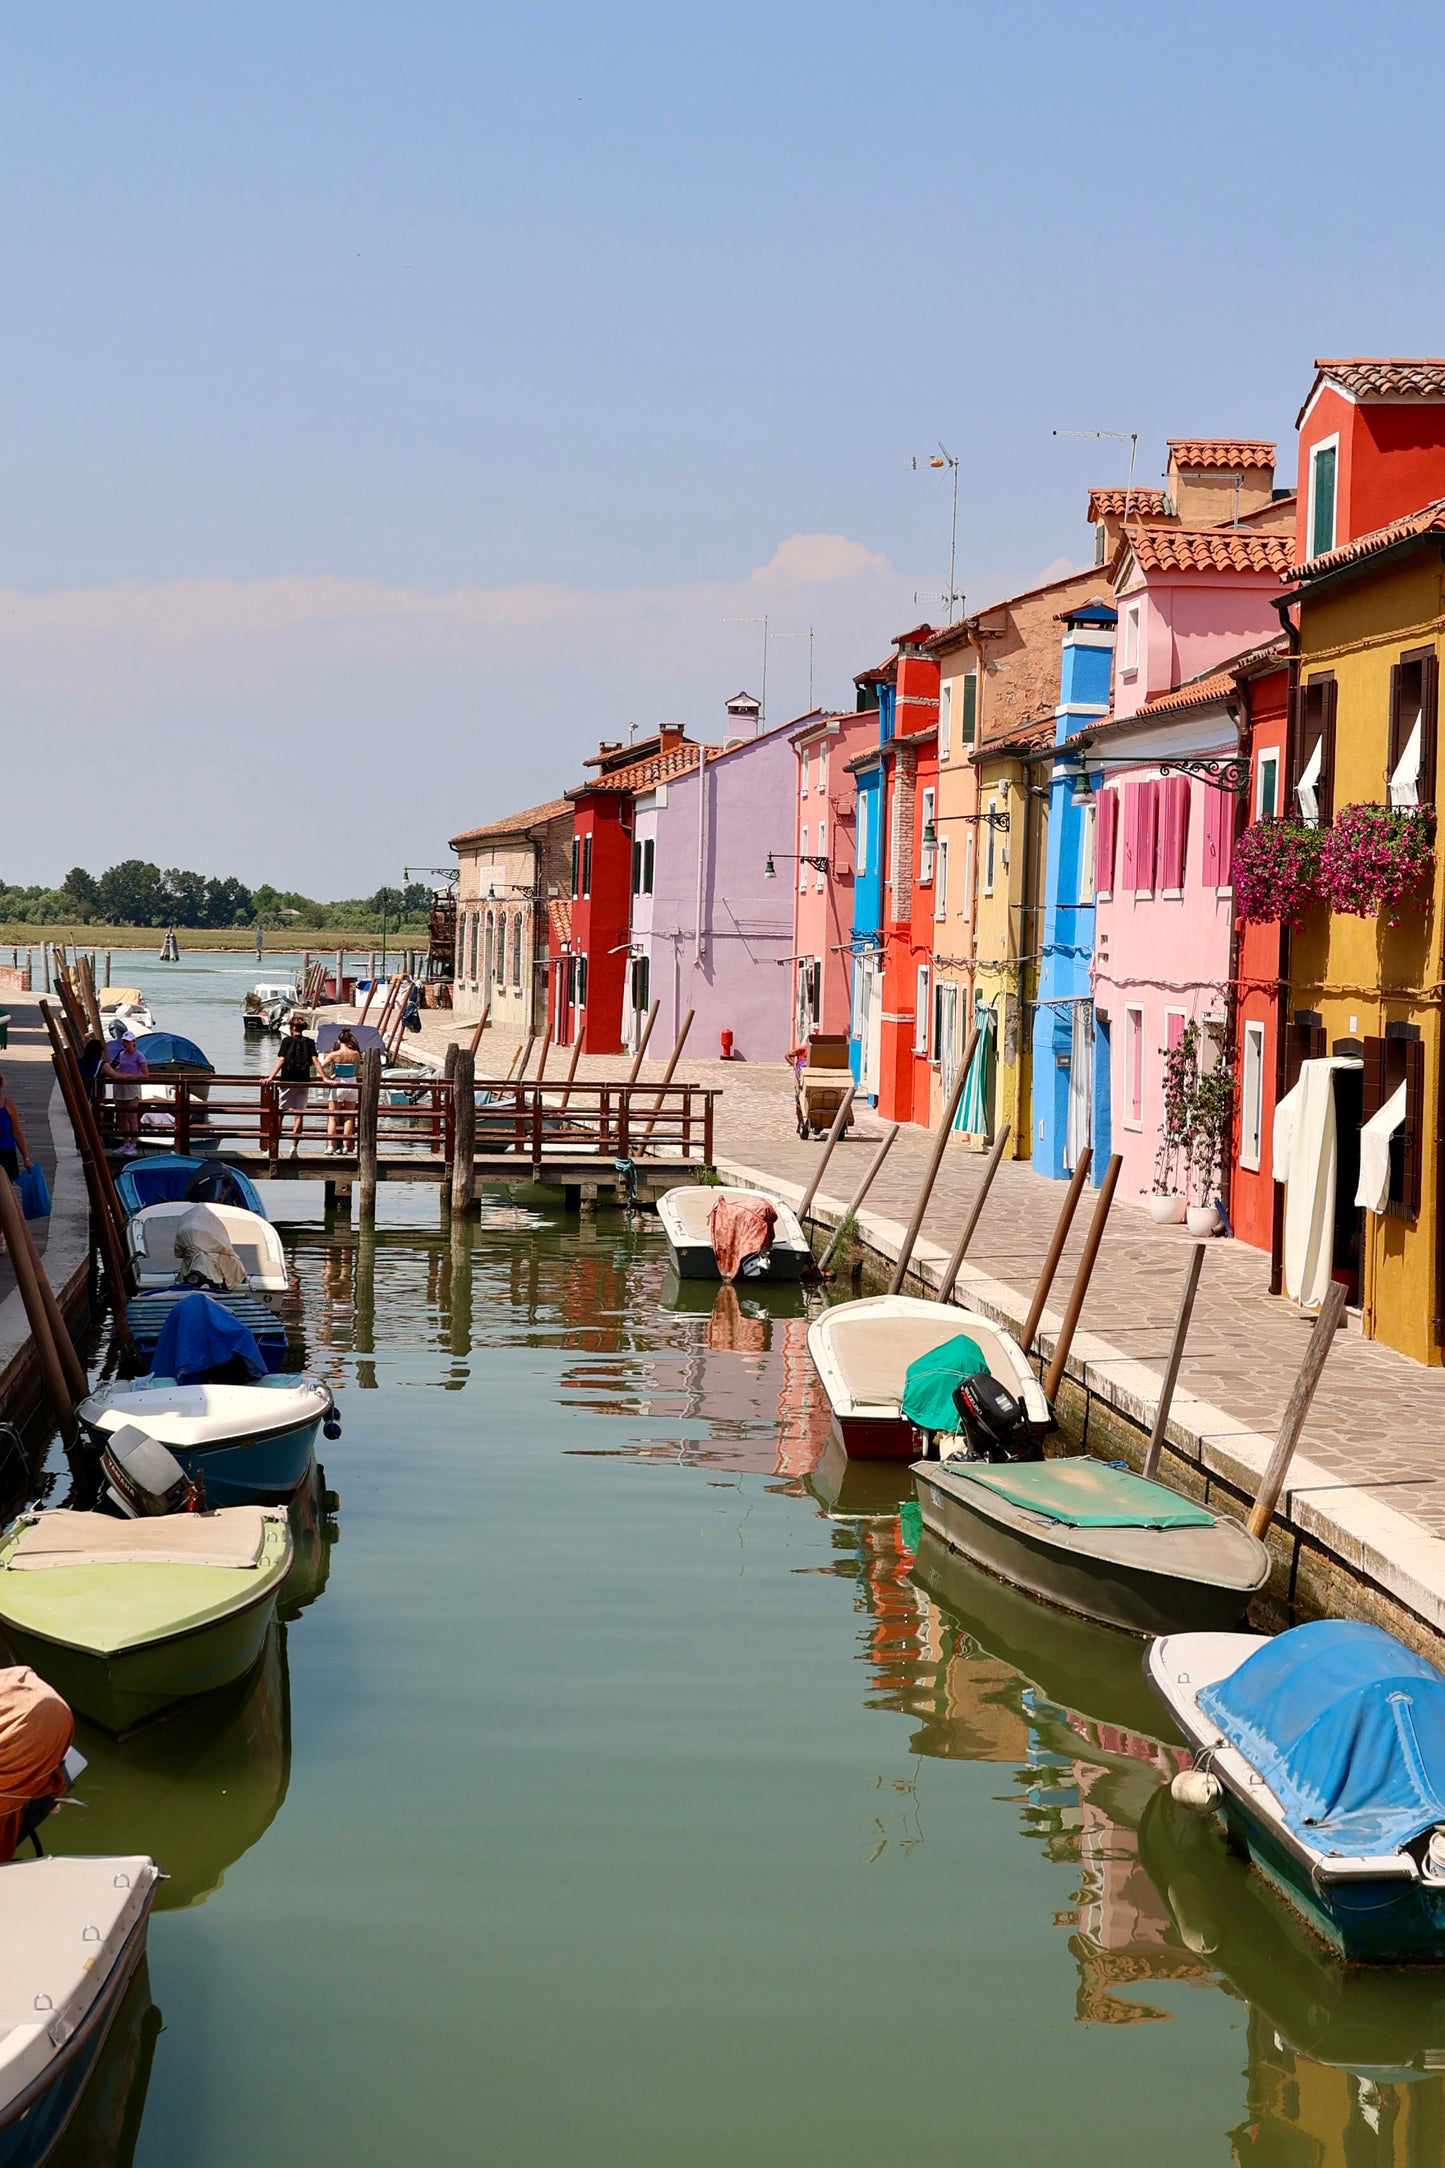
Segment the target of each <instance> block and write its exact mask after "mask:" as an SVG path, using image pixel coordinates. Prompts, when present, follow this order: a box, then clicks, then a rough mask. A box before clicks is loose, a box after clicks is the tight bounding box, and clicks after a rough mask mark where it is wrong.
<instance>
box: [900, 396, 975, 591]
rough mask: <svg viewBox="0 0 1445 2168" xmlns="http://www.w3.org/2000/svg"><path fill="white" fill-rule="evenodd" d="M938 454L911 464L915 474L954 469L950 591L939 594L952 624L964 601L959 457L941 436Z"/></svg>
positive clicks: (949, 536) (950, 531) (949, 562)
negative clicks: (961, 590) (960, 588)
mask: <svg viewBox="0 0 1445 2168" xmlns="http://www.w3.org/2000/svg"><path fill="white" fill-rule="evenodd" d="M938 454H941V455H942V456H941V457H940V456H938ZM938 454H934V455H932V456H930V457H928V458H925V459H922V460H920V459H918V458H916V457H915V458H914V459H912V460H911V461H910V462H909V464H910V465H911V466H912V468H913V471H914V473H915V474H921V473H923V472H925V471H926V470H927V469H928V468H930V467H933V468H937V467H949V468H951V469H952V472H953V523H952V525H951V527H950V528H949V533H948V593H947V594H946V595H940V596H939V598H938V599H939V600H940V602H946V603H947V604H948V622H949V623H950V625H951V624H952V623H953V612H954V608H955V605H956V604H958V603H960V602H962V600H963V596H962V595H961V594H960V593H959V591H958V570H957V568H958V460H957V458H956V457H955V455H954V454H953V453H952V452H951V451H950V450H949V449H948V446H947V445H946V444H945V443H944V441H943V439H942V437H940V438H939V440H938ZM913 599H914V601H915V602H921V601H922V600H923V599H924V598H923V596H922V595H920V594H915V595H914V597H913Z"/></svg>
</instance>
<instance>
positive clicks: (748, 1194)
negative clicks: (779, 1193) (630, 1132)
mask: <svg viewBox="0 0 1445 2168" xmlns="http://www.w3.org/2000/svg"><path fill="white" fill-rule="evenodd" d="M719 1206H721V1207H722V1219H721V1220H719V1221H718V1222H716V1223H715V1222H714V1219H713V1214H714V1213H715V1212H717V1210H718V1208H719ZM657 1216H658V1218H659V1220H660V1221H661V1222H662V1231H663V1233H664V1234H665V1235H666V1236H667V1247H668V1251H669V1253H670V1255H671V1259H672V1263H673V1266H674V1268H675V1269H676V1272H677V1275H678V1277H679V1279H684V1280H718V1279H729V1280H730V1279H732V1278H734V1277H735V1276H736V1277H739V1278H741V1279H744V1280H748V1281H750V1282H758V1281H763V1282H766V1281H769V1280H798V1279H801V1278H802V1276H803V1274H804V1273H805V1272H809V1271H811V1270H812V1265H813V1253H812V1250H811V1249H810V1248H809V1246H808V1237H807V1235H806V1234H805V1233H804V1231H803V1223H802V1221H801V1220H800V1219H799V1218H798V1215H797V1213H796V1212H794V1211H793V1209H792V1207H791V1206H790V1205H786V1204H784V1203H783V1201H782V1199H781V1198H779V1197H774V1196H770V1195H768V1194H766V1193H765V1192H764V1191H762V1190H757V1189H745V1188H740V1187H737V1186H729V1185H727V1184H725V1183H724V1184H721V1185H719V1186H716V1187H713V1186H709V1185H707V1184H698V1183H688V1184H686V1185H684V1186H683V1187H682V1188H680V1189H669V1190H666V1191H665V1192H664V1193H663V1195H662V1196H661V1197H659V1198H658V1200H657ZM734 1220H735V1223H736V1225H737V1226H738V1227H741V1228H747V1227H753V1226H755V1227H756V1228H757V1229H758V1235H757V1237H756V1238H754V1237H751V1236H749V1235H747V1234H744V1235H743V1237H742V1240H743V1242H747V1241H749V1240H751V1239H757V1240H758V1244H759V1246H758V1247H757V1248H756V1249H754V1250H750V1251H746V1252H743V1253H741V1254H738V1255H736V1256H734V1255H733V1254H732V1250H734V1249H736V1248H737V1243H736V1240H735V1239H734V1232H733V1223H734ZM724 1222H727V1224H724ZM718 1242H721V1243H722V1244H723V1249H722V1253H721V1254H722V1262H721V1263H720V1262H719V1250H718V1248H717V1247H716V1246H715V1245H716V1244H717V1243H718ZM725 1267H726V1268H727V1269H724V1268H725Z"/></svg>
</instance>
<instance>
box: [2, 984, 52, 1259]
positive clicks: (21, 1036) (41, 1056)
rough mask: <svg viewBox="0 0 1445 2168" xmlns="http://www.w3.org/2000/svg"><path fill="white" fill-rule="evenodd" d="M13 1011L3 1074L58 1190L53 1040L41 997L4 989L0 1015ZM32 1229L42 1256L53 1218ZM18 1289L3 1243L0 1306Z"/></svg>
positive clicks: (28, 1137)
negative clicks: (53, 1118) (52, 1130)
mask: <svg viewBox="0 0 1445 2168" xmlns="http://www.w3.org/2000/svg"><path fill="white" fill-rule="evenodd" d="M5 1010H8V1011H9V1013H10V1033H9V1037H10V1043H9V1045H8V1046H6V1047H0V1076H3V1077H4V1079H5V1088H6V1090H7V1091H8V1092H9V1094H10V1097H11V1098H12V1099H13V1100H14V1101H15V1104H16V1105H17V1106H18V1107H19V1109H20V1120H21V1123H22V1124H23V1126H24V1130H25V1141H26V1143H27V1144H28V1145H29V1146H30V1155H31V1157H32V1159H35V1160H38V1162H39V1163H40V1165H41V1166H42V1167H43V1168H44V1169H45V1179H46V1181H47V1182H48V1183H49V1184H50V1186H51V1188H52V1190H53V1189H54V1187H55V1141H54V1139H53V1138H52V1136H51V1134H50V1119H49V1110H50V1094H51V1091H52V1089H53V1088H54V1084H55V1072H54V1070H53V1069H52V1068H51V1066H50V1040H49V1038H48V1037H47V1036H46V1031H45V1025H44V1023H43V1021H42V1019H41V1015H40V1001H39V997H38V996H36V995H34V994H12V993H7V992H4V991H0V1012H3V1011H5ZM31 1228H32V1231H33V1233H34V1235H35V1240H36V1244H37V1246H38V1248H39V1249H40V1251H41V1253H42V1254H43V1253H44V1250H45V1245H46V1242H47V1241H48V1240H49V1235H50V1222H49V1220H33V1221H32V1222H31ZM14 1285H15V1275H14V1273H13V1272H12V1271H11V1269H10V1259H9V1257H8V1256H7V1255H6V1253H5V1244H4V1242H3V1240H0V1302H3V1301H4V1300H5V1297H6V1296H7V1295H8V1294H9V1293H10V1290H11V1289H12V1288H13V1287H14Z"/></svg>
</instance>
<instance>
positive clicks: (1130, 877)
mask: <svg viewBox="0 0 1445 2168" xmlns="http://www.w3.org/2000/svg"><path fill="white" fill-rule="evenodd" d="M1139 791H1140V785H1139V784H1138V783H1126V784H1125V785H1124V859H1123V864H1122V866H1121V868H1120V872H1119V886H1120V887H1121V888H1122V889H1123V891H1124V893H1125V895H1126V896H1127V895H1130V894H1132V892H1133V891H1134V890H1135V889H1136V888H1137V887H1138V886H1139V881H1138V875H1137V869H1138V864H1139Z"/></svg>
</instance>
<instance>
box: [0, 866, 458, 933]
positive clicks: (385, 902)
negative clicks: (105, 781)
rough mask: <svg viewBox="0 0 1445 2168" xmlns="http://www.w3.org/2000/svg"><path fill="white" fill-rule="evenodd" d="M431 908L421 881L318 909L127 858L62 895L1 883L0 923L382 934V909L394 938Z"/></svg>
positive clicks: (418, 928)
mask: <svg viewBox="0 0 1445 2168" xmlns="http://www.w3.org/2000/svg"><path fill="white" fill-rule="evenodd" d="M430 901H431V891H430V889H428V888H426V887H424V886H423V884H422V883H421V882H420V881H411V882H409V883H408V884H407V885H406V886H405V887H396V888H378V889H377V890H376V891H375V892H374V894H372V895H370V896H352V897H346V898H343V899H342V900H341V901H339V902H335V903H320V902H318V901H317V900H316V898H315V897H313V896H303V895H301V894H299V893H298V892H297V891H296V890H294V889H280V888H273V887H271V885H270V884H269V882H263V883H262V884H261V886H260V887H259V888H254V889H253V888H247V886H246V884H245V882H244V881H238V880H237V879H236V878H235V876H234V875H228V876H227V877H226V878H225V879H224V880H217V879H216V878H215V876H214V875H211V874H205V873H187V872H185V871H184V870H183V869H182V868H181V867H180V866H168V867H167V868H166V870H165V871H164V872H162V871H161V869H160V867H159V866H153V865H151V864H149V863H148V862H147V861H146V860H145V859H143V858H124V859H122V860H121V862H120V864H119V865H116V866H109V867H107V869H106V871H105V872H104V873H101V874H91V873H87V872H86V870H85V868H84V866H72V867H71V869H70V871H69V873H67V874H66V876H65V879H64V880H63V881H62V882H61V884H60V886H59V888H44V887H38V886H37V887H31V888H14V887H11V886H10V884H9V883H8V882H6V881H5V880H4V879H3V878H0V923H3V924H6V925H16V924H19V925H27V926H75V925H80V926H88V925H91V924H96V925H105V926H188V927H202V928H204V927H213V928H222V927H237V926H254V925H255V924H256V922H257V920H258V919H259V920H261V922H262V923H263V924H264V925H266V926H267V927H269V928H271V929H273V930H284V928H285V927H286V926H287V925H288V924H291V925H295V926H301V927H307V928H312V927H325V926H342V927H346V928H348V929H350V930H351V931H354V932H358V933H368V932H375V933H378V934H379V933H380V932H381V921H382V911H383V908H384V909H385V911H386V922H387V926H388V928H389V929H390V930H391V931H392V932H414V933H419V932H422V931H423V930H424V929H425V926H426V914H427V906H428V904H429V903H430ZM398 920H399V923H398Z"/></svg>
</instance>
